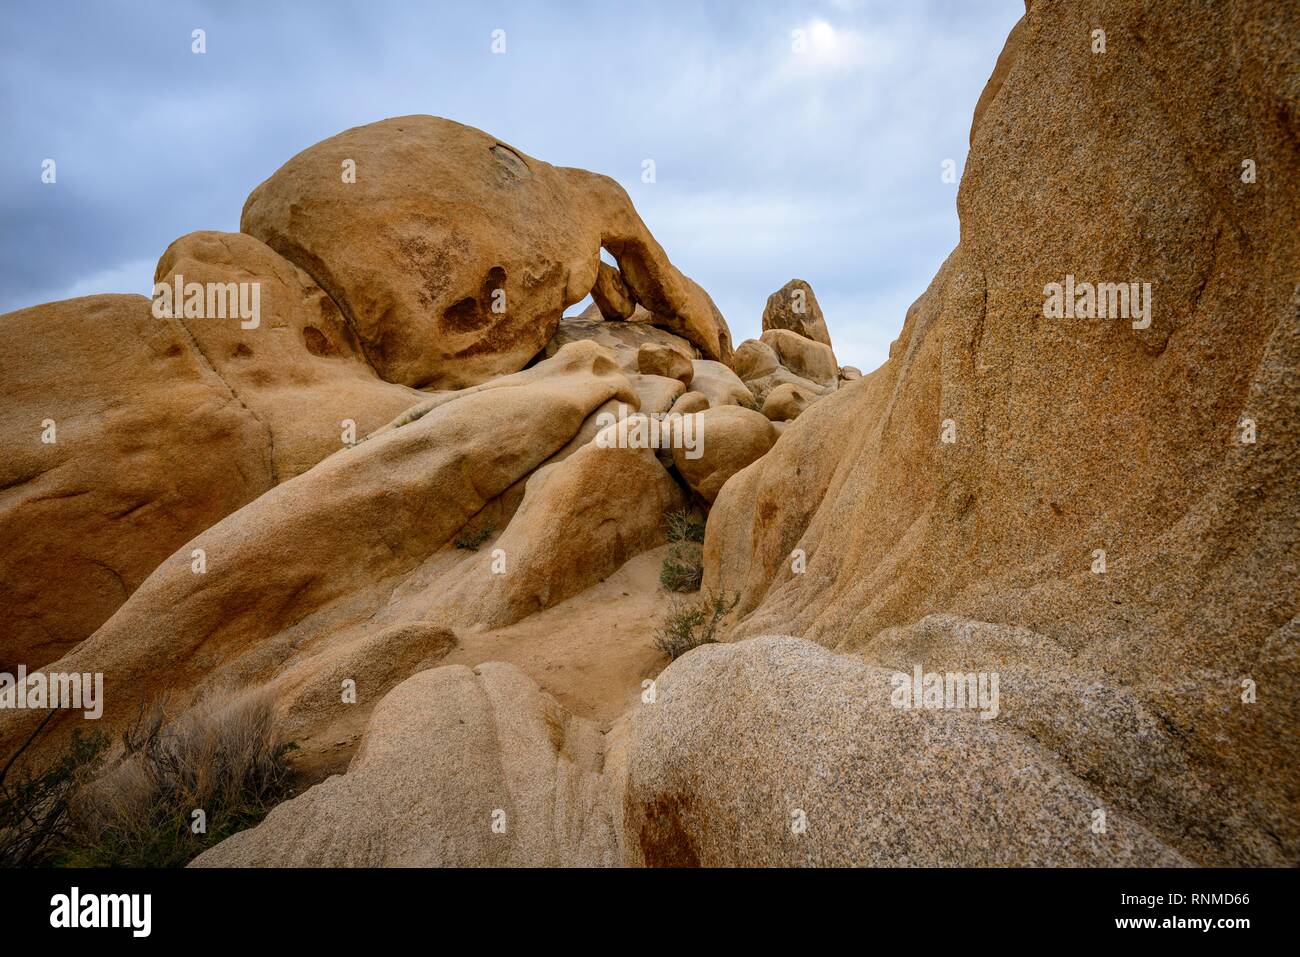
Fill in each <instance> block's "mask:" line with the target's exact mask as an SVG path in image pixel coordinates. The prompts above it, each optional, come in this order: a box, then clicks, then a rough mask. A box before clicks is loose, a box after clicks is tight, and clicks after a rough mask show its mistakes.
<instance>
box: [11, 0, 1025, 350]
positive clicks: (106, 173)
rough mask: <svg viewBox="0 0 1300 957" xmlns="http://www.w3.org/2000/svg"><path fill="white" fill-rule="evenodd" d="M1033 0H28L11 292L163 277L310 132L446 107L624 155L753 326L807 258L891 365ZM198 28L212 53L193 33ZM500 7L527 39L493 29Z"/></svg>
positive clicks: (499, 25) (142, 287)
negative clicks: (646, 172)
mask: <svg viewBox="0 0 1300 957" xmlns="http://www.w3.org/2000/svg"><path fill="white" fill-rule="evenodd" d="M1023 11H1024V5H1023V3H1022V0H904V2H899V0H808V2H777V0H773V2H765V0H737V2H724V0H694V2H691V0H655V2H631V0H627V2H623V0H599V2H585V0H551V2H541V0H528V2H522V0H521V2H515V3H491V2H482V0H479V2H464V3H439V2H432V0H421V2H414V0H410V2H405V3H398V2H392V3H388V2H381V0H367V2H365V3H355V2H351V3H341V2H340V3H333V2H328V0H327V2H320V3H313V4H305V3H302V4H280V5H277V4H271V3H267V2H262V0H258V2H247V3H245V2H223V3H198V2H187V0H167V2H158V3H145V2H131V0H113V2H110V0H94V2H89V0H88V2H83V3H72V2H69V3H61V2H58V0H51V2H46V3H39V4H6V5H5V7H4V10H3V13H0V75H2V76H3V83H2V84H0V87H2V92H0V95H2V96H3V116H4V125H5V128H6V129H5V136H4V146H3V148H2V150H0V164H2V165H0V222H2V223H3V232H2V233H0V252H2V259H0V311H8V310H11V309H16V308H20V307H22V306H27V305H32V304H34V303H38V302H45V301H49V300H53V299H62V298H67V297H70V296H79V295H87V294H90V293H95V292H141V293H146V294H147V292H148V290H149V286H150V284H151V281H152V276H153V268H154V263H155V262H156V260H157V258H158V256H159V255H160V254H161V253H162V251H163V250H164V249H165V248H166V247H167V245H168V244H169V243H170V242H171V241H172V240H173V239H175V238H176V237H177V236H180V235H182V234H184V233H187V232H191V231H193V230H197V229H223V230H237V229H238V228H239V213H240V209H241V208H242V206H243V203H244V198H245V197H246V196H247V195H248V193H249V191H250V190H251V189H252V188H253V187H254V186H256V185H257V184H258V183H259V182H261V181H262V180H263V179H265V178H266V177H267V176H268V175H270V174H271V173H272V172H273V171H274V170H275V169H276V167H278V166H279V165H280V164H281V163H283V162H284V161H285V160H287V159H288V158H289V157H290V156H292V155H293V154H294V153H296V152H298V151H299V150H301V149H303V148H305V147H307V146H309V145H311V144H312V143H315V142H317V141H319V140H321V139H324V138H325V137H327V136H330V135H332V134H334V133H337V132H339V131H340V130H343V129H346V128H348V127H351V126H357V125H360V124H363V123H368V122H372V121H374V120H378V119H382V118H384V117H388V116H400V115H404V114H410V113H431V114H435V115H439V116H446V117H449V118H451V119H455V120H458V121H460V122H462V123H468V124H470V125H472V126H477V127H480V128H482V129H484V130H487V131H489V132H491V133H492V134H493V135H495V136H497V137H499V138H500V139H502V140H505V141H506V142H509V143H511V144H513V145H515V146H517V147H518V148H519V149H522V150H524V151H525V152H527V153H530V154H532V155H533V156H536V157H538V158H540V159H544V160H547V161H548V162H551V163H555V164H559V165H565V166H580V167H583V168H586V169H591V170H596V171H599V172H602V173H606V174H608V175H610V176H613V177H614V178H615V179H618V180H619V181H620V182H622V183H623V185H624V186H625V187H626V188H627V190H628V192H629V193H630V194H631V196H632V199H633V201H634V202H635V203H636V206H637V209H638V210H639V211H640V213H641V216H642V218H644V219H645V221H646V224H647V225H648V226H649V227H650V229H651V231H652V232H653V233H654V234H655V236H656V238H658V239H659V241H660V242H661V243H662V244H663V246H664V248H665V249H666V250H667V252H668V254H669V256H670V257H671V258H672V259H673V261H674V262H675V263H676V264H677V265H678V266H679V267H680V268H681V269H682V270H683V271H685V272H686V273H688V274H689V275H691V276H692V277H694V278H695V279H696V280H698V281H699V282H700V283H701V284H702V285H703V286H704V287H705V288H706V289H708V290H709V292H710V293H711V294H712V295H713V297H714V299H715V300H716V301H717V303H718V305H719V307H720V308H721V309H722V311H723V313H724V314H725V315H726V317H727V320H728V322H729V323H730V325H731V328H732V332H733V337H734V339H735V341H736V342H739V341H741V340H742V339H745V338H748V337H751V336H756V335H757V334H758V331H759V319H760V317H761V315H762V310H763V303H764V301H765V300H766V298H767V296H768V294H769V293H771V292H772V291H774V290H775V289H777V288H779V287H780V286H781V285H782V284H783V283H785V282H786V280H788V279H791V278H793V277H796V276H798V277H802V278H804V279H807V280H808V281H809V282H811V283H812V285H813V289H814V290H815V291H816V293H817V297H818V299H819V300H820V301H821V304H822V307H823V309H824V310H825V312H826V317H827V322H828V324H829V326H830V330H831V336H832V339H833V340H834V342H835V345H836V353H837V355H838V357H839V359H840V361H841V362H842V363H846V364H850V365H858V366H861V367H862V368H863V369H864V370H868V369H871V368H874V367H875V366H876V365H878V364H879V363H880V362H882V361H883V360H884V358H885V357H886V355H887V352H888V345H889V342H890V341H891V340H892V339H893V338H894V336H895V335H896V334H897V332H898V329H899V328H900V326H901V324H902V319H903V314H904V312H905V311H906V308H907V306H908V305H909V304H910V303H911V302H912V301H913V300H914V299H915V298H916V297H917V296H918V295H919V294H920V293H921V292H922V291H923V290H924V288H925V286H926V285H927V283H928V282H929V280H930V277H931V276H932V275H933V274H934V272H935V270H936V269H937V267H938V266H939V264H940V263H941V262H942V261H943V258H944V257H945V256H946V255H947V254H948V252H949V251H950V250H951V249H952V247H953V246H954V245H955V244H956V242H957V236H958V232H957V216H956V208H955V204H956V192H957V187H956V185H955V184H951V183H944V182H943V181H942V177H941V175H940V174H941V171H942V163H943V161H944V160H945V159H951V160H953V161H954V162H955V163H956V167H957V170H958V171H959V172H960V170H961V168H962V165H963V163H964V161H965V155H966V148H967V135H968V131H969V128H970V117H971V112H972V110H973V108H974V105H975V101H976V99H978V97H979V94H980V91H981V89H982V88H983V86H984V82H985V80H987V79H988V75H989V72H990V71H991V70H992V68H993V63H994V61H995V60H996V58H997V54H998V52H999V51H1000V50H1001V48H1002V43H1003V41H1004V40H1005V38H1006V35H1007V33H1008V31H1009V30H1010V29H1011V26H1012V25H1013V24H1014V23H1015V21H1016V19H1017V18H1018V17H1019V16H1020V14H1021V13H1022V12H1023ZM196 28H202V29H203V30H205V31H206V42H207V52H206V53H205V54H203V55H196V54H194V53H192V52H191V32H192V31H193V30H194V29H196ZM498 29H499V30H504V31H505V43H506V52H505V53H504V54H503V55H497V54H493V53H492V51H491V43H492V39H491V37H492V33H493V31H494V30H498ZM795 31H801V32H800V33H798V34H796V32H795ZM46 159H54V160H55V161H56V163H57V182H56V183H54V184H52V185H51V184H43V183H42V182H41V167H42V162H43V161H44V160H46ZM646 159H653V160H654V161H655V168H656V174H657V176H656V181H655V182H654V183H652V184H646V183H642V182H641V170H642V163H643V161H644V160H646ZM573 311H576V310H570V312H573Z"/></svg>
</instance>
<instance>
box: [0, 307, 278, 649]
mask: <svg viewBox="0 0 1300 957" xmlns="http://www.w3.org/2000/svg"><path fill="white" fill-rule="evenodd" d="M0 391H2V392H3V394H4V402H3V403H2V404H0V488H3V490H4V491H3V494H2V495H0V541H3V542H4V545H3V547H0V605H2V606H3V608H4V623H3V625H0V672H7V673H9V674H13V673H14V670H15V668H16V666H17V665H19V664H24V665H27V666H28V667H29V668H36V667H39V666H41V665H44V664H46V663H48V662H50V661H53V660H54V659H56V658H58V657H60V656H61V655H62V654H63V653H64V652H65V651H67V650H68V649H69V648H71V647H72V646H73V645H75V644H76V643H77V642H79V641H81V640H82V639H83V638H85V637H86V636H87V635H89V634H90V633H91V632H93V631H94V630H95V629H96V628H98V627H99V626H100V625H102V624H103V623H104V621H106V620H107V619H108V617H109V616H110V615H112V613H113V612H114V611H116V610H117V608H118V607H119V606H120V605H121V604H122V602H124V601H125V600H126V599H127V597H128V596H129V595H131V593H132V592H134V591H135V590H136V589H137V588H138V587H139V586H140V583H141V582H143V581H144V580H145V578H146V577H148V575H149V573H150V572H152V571H153V570H154V568H155V567H156V566H157V565H158V563H159V562H161V561H162V560H163V559H165V558H166V557H167V556H168V555H170V554H171V553H172V552H174V551H175V550H176V549H178V548H179V547H180V546H181V545H183V544H184V543H185V542H186V541H188V540H189V539H190V538H192V537H193V536H195V535H197V534H198V533H199V532H201V531H202V530H203V529H205V528H207V527H208V526H210V525H212V524H214V523H215V522H217V521H219V520H220V519H222V518H224V517H225V516H226V515H228V514H230V513H231V512H233V511H235V510H236V509H238V508H239V507H240V506H242V505H245V504H246V503H248V502H250V501H252V500H253V499H254V498H256V497H257V496H258V495H260V494H262V493H263V492H265V491H267V490H268V489H270V488H271V487H272V486H273V485H274V484H275V473H276V466H275V459H274V455H273V454H272V451H271V449H272V444H273V442H272V435H271V432H270V429H269V428H268V426H267V423H266V422H265V421H264V420H261V419H259V418H258V417H257V416H256V415H254V414H253V413H252V412H251V411H249V409H248V407H247V406H246V405H244V404H243V403H242V402H241V401H240V399H239V397H238V396H237V395H236V394H235V393H234V392H233V391H232V390H231V387H230V385H229V384H228V383H227V382H226V381H225V380H224V379H223V378H222V377H221V376H220V375H219V374H218V373H217V372H216V371H214V369H213V367H212V365H211V364H210V363H209V362H208V361H207V360H206V359H205V358H204V356H203V355H202V353H201V352H200V351H199V350H198V349H197V348H196V347H195V344H194V340H193V339H192V338H191V336H190V334H189V333H188V332H187V330H186V328H185V327H184V325H182V323H181V322H180V321H178V320H175V319H155V318H154V316H153V315H152V313H151V309H150V303H149V300H147V299H145V298H144V297H143V296H110V295H105V296H87V297H85V298H81V299H69V300H66V301H63V302H52V303H47V304H45V305H41V306H33V307H31V308H29V309H21V310H19V311H17V312H11V313H7V314H5V315H3V316H0ZM43 436H44V438H45V440H44V441H43ZM92 670H98V669H92Z"/></svg>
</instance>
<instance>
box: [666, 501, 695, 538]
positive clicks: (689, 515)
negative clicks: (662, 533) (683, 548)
mask: <svg viewBox="0 0 1300 957" xmlns="http://www.w3.org/2000/svg"><path fill="white" fill-rule="evenodd" d="M665 518H666V521H667V523H668V541H670V542H703V541H704V518H703V517H702V516H701V515H700V514H699V513H698V512H694V511H692V510H691V509H688V508H679V509H674V510H673V511H671V512H669V513H668V514H667V516H665Z"/></svg>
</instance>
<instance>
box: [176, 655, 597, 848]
mask: <svg viewBox="0 0 1300 957" xmlns="http://www.w3.org/2000/svg"><path fill="white" fill-rule="evenodd" d="M603 749H604V742H603V739H602V737H601V734H600V732H599V731H598V730H597V729H596V728H595V727H594V726H593V725H592V724H590V723H589V722H586V721H583V720H582V719H580V718H575V717H573V716H571V715H570V714H568V712H566V711H565V710H564V709H563V708H562V707H560V705H558V704H557V703H556V702H555V700H554V699H553V698H552V697H551V696H550V695H547V694H545V693H543V692H542V691H541V690H540V689H539V688H538V687H537V684H536V682H534V681H533V680H532V679H530V678H528V677H527V676H526V675H524V673H523V672H521V671H520V670H519V669H518V668H516V667H514V666H513V665H508V664H503V663H501V662H487V663H486V664H482V665H479V666H478V667H477V668H474V669H470V668H468V667H466V666H464V665H449V666H446V667H442V668H433V669H430V670H428V671H422V672H420V673H419V674H417V675H414V676H413V677H411V678H408V679H407V680H406V681H404V682H402V683H401V684H400V685H398V686H397V687H396V688H394V689H393V690H392V691H391V692H389V693H388V694H387V695H386V696H385V697H384V699H383V700H382V701H381V702H380V703H379V705H378V706H377V707H376V708H375V710H374V712H373V714H372V715H371V717H370V722H369V725H368V727H367V728H366V734H365V738H364V739H363V741H362V744H361V747H360V749H359V750H358V751H357V753H356V755H355V757H354V758H353V760H352V763H351V765H350V767H349V768H348V771H347V773H346V774H343V775H338V776H335V777H331V778H329V779H327V780H326V781H324V782H322V783H321V784H318V785H316V786H315V787H313V788H310V789H309V790H307V791H306V792H305V793H303V794H302V795H300V796H298V797H296V798H294V799H293V800H291V801H287V802H285V803H284V804H281V805H279V806H278V807H276V808H275V809H274V810H273V811H271V813H270V814H269V815H267V817H266V819H265V820H264V821H262V823H261V824H259V825H258V826H257V827H255V828H252V829H250V830H247V831H241V832H240V833H238V834H236V835H234V836H233V837H230V838H227V839H226V840H225V841H223V842H221V843H220V844H218V845H217V846H216V847H214V848H212V849H210V850H208V851H206V852H205V853H203V854H201V855H199V857H198V858H196V859H195V860H194V862H193V864H192V865H191V866H192V867H468V866H479V867H484V866H500V867H563V866H580V867H596V866H612V865H614V864H617V863H618V843H617V838H616V835H615V831H614V825H613V819H612V816H611V813H610V810H609V808H610V805H611V802H610V800H609V798H608V796H607V794H606V782H605V779H604V777H603V776H602V774H601V767H602V760H603Z"/></svg>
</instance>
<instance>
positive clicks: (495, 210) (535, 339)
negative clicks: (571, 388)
mask: <svg viewBox="0 0 1300 957" xmlns="http://www.w3.org/2000/svg"><path fill="white" fill-rule="evenodd" d="M349 163H351V164H354V167H355V172H356V175H355V182H347V181H345V175H344V171H345V168H348V167H347V164H349ZM240 229H241V230H242V231H244V232H246V233H249V234H250V235H253V236H256V237H257V238H258V239H261V240H263V241H264V242H266V243H267V244H268V245H270V246H271V247H272V248H273V249H275V250H276V251H278V252H279V253H281V254H282V255H283V256H285V257H286V258H287V259H289V260H290V261H291V262H293V263H295V264H297V265H298V266H300V267H302V268H303V269H304V270H306V272H307V273H309V274H310V275H311V276H313V277H314V278H315V279H316V281H317V282H319V283H320V285H321V286H322V287H323V288H324V289H325V290H326V291H327V292H328V293H329V294H330V296H331V297H333V299H334V301H335V302H337V303H338V304H339V307H340V308H341V309H342V310H343V312H344V314H345V315H346V316H347V318H348V320H349V322H350V323H351V326H352V328H353V329H354V330H355V332H356V334H357V336H358V337H359V339H360V341H361V344H362V347H363V349H364V350H365V353H366V355H367V356H368V357H369V359H370V361H371V362H372V363H373V365H374V367H375V368H376V369H377V370H378V372H379V374H380V375H381V376H382V377H383V378H384V379H387V380H389V381H390V382H400V383H405V384H407V385H412V386H417V387H433V388H439V389H448V388H460V387H463V386H466V385H473V384H475V383H478V382H482V381H484V380H485V379H488V378H491V377H493V376H497V375H503V374H508V373H511V372H515V371H517V370H518V369H521V368H523V366H524V364H525V363H527V362H528V360H529V359H531V358H532V357H533V356H535V355H536V354H537V353H538V352H539V351H541V349H542V348H543V347H544V346H545V345H546V343H547V341H548V340H549V339H550V338H551V334H552V333H553V332H554V331H555V327H556V324H557V323H558V322H559V320H560V316H561V314H562V313H563V311H564V309H565V307H567V306H569V305H571V304H573V303H575V302H578V301H579V300H581V299H582V298H583V297H585V296H586V295H587V294H588V293H589V292H591V291H592V288H593V286H595V285H596V284H597V279H598V271H599V267H600V249H601V247H602V246H604V247H605V248H606V249H607V250H608V251H609V252H610V253H611V254H612V255H613V256H614V257H615V258H616V259H617V260H618V263H619V267H620V269H619V271H618V272H619V273H620V275H617V276H615V275H608V273H609V272H610V267H608V266H607V267H606V272H607V276H606V277H605V282H603V283H602V285H601V290H602V293H603V292H604V291H606V290H614V289H617V290H618V291H619V294H620V296H621V297H623V298H624V299H626V296H631V297H632V298H633V299H635V301H636V302H639V303H641V304H642V305H644V306H645V307H646V308H647V309H649V310H650V311H651V312H653V313H654V314H655V315H656V321H658V322H660V323H661V324H663V325H665V326H666V327H667V328H670V329H671V330H672V331H673V332H676V333H677V334H679V335H681V336H683V337H685V338H687V339H689V340H690V341H692V342H693V343H695V345H696V346H698V347H699V348H700V349H701V350H702V351H703V352H704V353H705V354H706V355H708V356H710V357H712V358H716V359H722V360H725V359H727V358H728V357H729V356H730V353H731V343H730V337H729V334H728V332H727V327H726V322H725V321H724V320H723V318H722V315H721V313H719V312H718V310H717V307H716V306H715V305H714V304H713V301H712V300H711V299H710V298H709V296H708V294H707V293H705V292H704V290H702V289H700V287H699V286H697V285H696V284H695V283H694V282H692V281H691V280H690V279H688V278H687V277H685V276H683V275H682V274H681V273H680V272H678V271H677V269H676V268H674V267H673V265H672V264H671V263H670V262H669V261H668V257H667V256H666V255H665V254H664V251H663V249H662V248H661V247H660V246H659V244H658V243H657V242H656V241H655V239H654V237H653V236H651V235H650V232H649V230H647V229H646V228H645V225H644V224H643V223H642V222H641V218H640V217H639V216H638V215H637V213H636V211H635V210H634V209H633V208H632V204H631V201H630V200H629V199H628V197H627V194H626V193H625V192H624V191H623V189H622V188H621V187H620V186H619V185H618V184H617V183H615V182H614V181H613V180H612V179H610V178H609V177H606V176H600V175H597V174H595V173H589V172H586V171H585V170H578V169H567V168H562V167H555V166H551V165H550V164H549V163H544V162H542V161H541V160H538V159H534V158H533V157H531V156H526V155H525V154H523V153H521V152H519V151H518V150H516V149H514V148H513V147H510V146H508V145H506V144H504V143H501V142H500V141H498V140H496V139H495V138H494V137H492V136H490V135H489V134H487V133H484V132H482V131H480V130H476V129H473V128H472V127H468V126H462V125H461V124H459V123H453V122H451V121H450V120H444V119H439V118H437V117H432V116H405V117H398V118H395V119H390V120H383V121H382V122H379V123H372V124H370V125H369V126H361V127H357V128H355V129H351V130H347V131H346V132H343V133H340V134H338V135H337V136H334V137H331V138H330V139H327V140H325V141H323V142H321V143H317V144H316V145H315V146H312V147H310V148H308V149H306V150H304V151H303V152H301V153H299V154H298V155H297V156H295V157H293V159H291V160H289V162H287V163H285V164H284V166H282V167H281V168H280V169H279V170H277V171H276V172H275V173H274V174H273V175H272V176H271V178H270V179H268V180H267V181H266V182H264V183H262V184H261V185H260V186H258V187H257V188H256V189H255V190H253V192H252V193H251V194H250V195H249V197H248V201H247V202H246V203H245V204H244V212H243V217H242V218H241V220H240ZM627 311H628V312H630V310H627Z"/></svg>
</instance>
